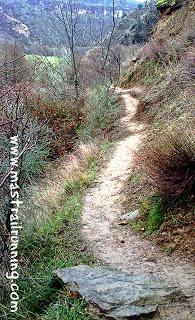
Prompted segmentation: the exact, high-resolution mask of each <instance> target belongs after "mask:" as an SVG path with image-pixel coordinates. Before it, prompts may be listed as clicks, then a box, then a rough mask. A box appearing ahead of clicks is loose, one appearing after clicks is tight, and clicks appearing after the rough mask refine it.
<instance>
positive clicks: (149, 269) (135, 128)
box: [82, 89, 195, 320]
mask: <svg viewBox="0 0 195 320" xmlns="http://www.w3.org/2000/svg"><path fill="white" fill-rule="evenodd" d="M117 91H118V93H119V94H121V95H122V98H123V99H124V102H125V106H126V116H125V117H124V118H122V119H121V122H122V123H123V124H124V125H125V126H127V127H128V129H129V131H130V135H129V136H128V137H127V138H125V139H124V140H122V141H120V142H118V143H116V146H115V150H114V153H113V155H112V158H111V160H110V161H109V163H107V165H106V167H105V168H104V169H103V171H102V173H101V174H100V176H99V178H98V181H97V183H96V184H95V186H92V187H91V188H89V189H88V190H87V192H86V194H85V197H84V209H83V212H82V234H83V237H84V238H85V240H86V243H87V246H88V247H89V249H90V250H92V252H93V254H94V255H95V256H96V257H97V258H98V259H100V260H101V262H102V264H108V265H111V266H113V267H116V268H119V269H122V270H126V271H128V272H130V273H134V274H139V273H152V274H155V275H158V276H160V277H162V278H164V279H165V280H167V281H168V282H169V283H170V284H171V285H173V286H176V287H177V288H178V289H180V290H182V292H183V293H184V294H185V295H186V296H190V298H188V299H187V302H185V303H177V304H176V303H175V304H174V305H173V304H172V305H170V306H162V307H160V308H159V314H157V315H156V316H155V317H154V319H163V320H164V319H166V320H168V319H169V320H189V319H190V320H192V319H195V312H194V311H195V309H194V304H195V301H194V299H193V297H192V296H194V293H195V286H194V280H195V269H194V268H193V265H191V264H190V262H189V261H187V260H185V259H183V260H182V259H181V258H179V257H176V256H174V258H173V257H171V256H166V255H165V254H163V253H162V252H161V251H160V250H159V248H157V247H156V246H155V244H154V243H153V242H151V241H149V240H147V239H144V238H142V237H141V236H139V235H137V234H135V233H134V232H133V231H132V230H130V228H129V227H128V226H121V225H120V224H119V219H120V217H121V215H122V214H123V213H124V209H123V207H122V203H123V200H124V194H123V189H124V187H123V186H124V182H125V181H126V180H127V179H128V177H129V175H130V173H131V168H132V161H133V154H134V152H135V151H136V150H137V149H138V148H139V145H140V143H141V140H142V138H143V135H144V131H143V129H144V128H143V126H140V125H138V124H137V123H136V122H134V121H133V120H131V119H132V117H133V115H134V113H135V111H136V107H137V104H138V100H136V99H135V98H133V97H132V96H131V95H130V91H129V90H124V89H123V90H122V89H117ZM135 209H137V208H135Z"/></svg>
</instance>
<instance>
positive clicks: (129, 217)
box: [121, 210, 140, 223]
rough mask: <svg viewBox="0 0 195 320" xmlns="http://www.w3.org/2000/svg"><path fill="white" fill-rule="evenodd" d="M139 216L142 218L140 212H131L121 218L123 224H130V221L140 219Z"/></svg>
mask: <svg viewBox="0 0 195 320" xmlns="http://www.w3.org/2000/svg"><path fill="white" fill-rule="evenodd" d="M139 216H140V211H139V210H134V211H131V212H128V213H126V214H124V215H123V216H122V218H121V222H127V223H128V221H131V220H134V219H136V218H138V217H139Z"/></svg>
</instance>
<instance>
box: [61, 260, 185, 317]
mask: <svg viewBox="0 0 195 320" xmlns="http://www.w3.org/2000/svg"><path fill="white" fill-rule="evenodd" d="M55 275H56V276H57V277H58V279H60V281H61V282H63V284H64V285H65V286H66V287H67V288H68V289H70V290H71V291H72V292H73V293H74V295H78V296H81V297H82V298H84V299H85V300H86V302H87V303H89V304H90V306H91V307H94V310H95V311H96V312H97V311H98V313H99V314H100V315H103V316H105V317H106V318H109V319H115V320H126V319H135V317H140V316H142V315H152V314H153V313H155V312H156V310H157V308H158V305H162V304H170V303H171V302H172V301H176V300H179V299H181V298H184V297H183V296H182V294H181V292H179V291H178V290H176V289H175V288H174V287H171V286H170V285H168V284H167V283H166V282H164V280H162V279H160V278H157V277H155V276H153V275H132V274H128V273H126V272H122V271H117V270H112V269H110V268H107V267H89V266H86V265H80V266H76V267H72V268H64V269H59V270H57V271H55ZM136 319H137V318H136Z"/></svg>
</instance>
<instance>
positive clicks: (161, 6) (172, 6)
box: [156, 0, 186, 15]
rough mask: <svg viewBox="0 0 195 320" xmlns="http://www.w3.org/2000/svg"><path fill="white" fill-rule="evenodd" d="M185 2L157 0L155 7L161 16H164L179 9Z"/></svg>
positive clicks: (179, 0) (180, 0)
mask: <svg viewBox="0 0 195 320" xmlns="http://www.w3.org/2000/svg"><path fill="white" fill-rule="evenodd" d="M185 1H186V0H157V1H156V6H157V9H158V10H159V11H160V12H161V14H162V15H164V14H165V15H166V14H170V13H171V12H172V11H173V10H177V9H178V8H180V7H181V6H182V5H183V3H184V2H185Z"/></svg>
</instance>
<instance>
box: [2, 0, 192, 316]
mask: <svg viewBox="0 0 195 320" xmlns="http://www.w3.org/2000/svg"><path fill="white" fill-rule="evenodd" d="M156 4H157V6H156ZM115 5H116V6H115V7H113V2H112V1H105V2H104V6H103V7H102V1H99V0H97V1H93V2H92V1H91V0H89V1H84V0H83V1H80V4H78V2H77V1H66V0H60V2H57V4H56V2H55V1H53V0H51V1H46V0H44V1H39V0H17V1H9V0H0V6H1V8H0V24H1V25H2V26H3V28H1V30H0V105H1V108H0V161H1V168H0V185H1V189H0V209H1V212H2V213H1V215H0V257H1V260H0V266H1V269H2V274H1V289H2V290H1V293H0V298H1V303H0V306H1V307H2V311H1V315H0V318H1V319H2V320H13V319H14V320H15V319H16V320H20V319H21V320H22V319H25V320H35V319H36V320H54V319H58V320H96V319H98V317H97V316H96V315H94V314H93V313H92V312H91V310H89V308H88V307H87V305H86V303H85V302H84V301H83V300H82V299H80V297H78V294H77V292H75V293H74V292H73V293H72V292H70V291H69V290H68V289H64V288H62V287H61V286H60V285H59V283H58V282H56V281H54V277H53V272H54V270H55V269H56V268H61V267H72V266H75V265H79V264H88V265H91V266H93V265H94V264H99V263H100V261H99V260H98V259H97V257H95V256H93V253H92V252H89V249H88V247H87V244H86V243H85V241H84V239H83V236H81V230H80V229H81V218H80V216H81V212H82V209H83V197H84V195H85V194H86V189H87V188H88V187H91V186H93V185H96V184H97V192H99V189H98V188H99V187H98V183H97V177H98V173H99V171H100V169H101V168H104V167H105V162H106V161H107V160H108V153H109V157H111V153H112V150H113V149H112V146H113V144H114V145H115V146H116V144H117V142H118V141H120V142H119V144H120V143H121V144H120V146H121V148H119V150H122V151H121V152H120V154H118V153H117V157H116V158H115V161H114V166H111V168H112V170H115V168H120V167H121V165H122V164H121V163H124V164H125V166H126V167H125V170H119V173H121V175H123V173H124V176H122V177H121V176H120V174H119V176H120V177H118V176H117V177H116V179H115V176H114V175H113V176H112V173H113V172H112V171H109V172H108V173H109V174H108V175H109V178H108V179H110V181H111V184H110V185H111V186H114V187H113V190H112V191H113V194H112V197H111V198H112V201H114V205H115V204H116V205H118V202H117V201H118V199H119V198H120V197H123V200H124V206H123V207H124V210H127V211H128V212H129V211H131V210H133V211H135V210H138V213H139V217H137V218H136V219H134V220H133V221H131V222H130V223H129V228H131V229H133V230H134V231H135V233H136V232H139V233H143V238H144V237H148V238H149V239H151V238H152V239H155V241H156V242H155V243H156V244H157V245H159V246H160V247H161V248H162V250H163V251H164V252H165V253H167V254H174V253H175V252H176V253H177V254H181V255H184V256H185V257H186V259H188V258H189V259H191V258H192V255H193V250H194V246H193V241H194V219H193V218H194V211H193V209H194V199H195V198H194V197H195V195H194V187H195V185H194V179H195V170H194V169H195V158H194V156H195V139H194V118H193V116H194V115H193V110H194V98H195V90H194V89H195V25H194V21H195V3H194V1H193V0H186V1H185V0H183V1H182V0H174V1H169V0H157V1H156V2H155V1H153V0H152V1H151V2H149V3H148V2H147V3H146V4H145V5H141V4H139V5H138V7H137V3H136V2H134V1H130V2H129V1H124V3H123V6H122V3H121V1H116V4H115ZM123 7H124V8H123ZM103 9H105V10H106V12H104V11H103ZM131 9H135V10H132V11H131ZM83 10H84V11H83ZM120 10H121V11H122V16H121V15H120ZM115 13H116V14H115ZM118 87H121V88H118ZM123 88H125V89H132V90H130V91H128V90H127V91H123V90H122V89H123ZM124 92H125V94H124V95H123V93H124ZM129 94H131V95H132V96H135V97H136V98H137V99H138V100H136V99H134V98H133V97H131V96H130V95H129ZM120 95H122V98H121V96H120ZM125 99H126V100H127V103H126V102H125V101H126V100H125ZM123 100H124V102H123ZM124 104H125V105H126V104H127V106H126V109H128V110H126V111H125V108H124ZM137 104H138V105H137ZM131 108H133V110H131ZM136 108H137V109H136ZM135 110H136V112H135V114H134V116H133V117H134V118H131V117H130V116H131V115H132V114H133V112H134V111H135ZM127 111H128V112H127ZM125 112H126V113H127V114H126V116H125V117H123V118H122V116H123V115H124V113H125ZM121 118H122V120H121ZM130 118H131V119H130ZM128 121H130V122H131V123H129V124H128ZM134 123H135V127H136V128H131V125H133V124H134ZM139 128H142V129H141V131H140V132H138V131H139ZM144 128H146V129H144ZM142 133H143V137H144V138H143V141H142V144H141V147H140V149H139V150H137V149H138V148H137V146H138V145H139V143H138V142H139V141H141V136H142ZM134 135H135V138H136V135H137V138H136V139H137V140H136V139H135V141H134ZM13 136H17V137H18V141H19V143H18V145H17V146H18V147H19V149H18V152H17V161H18V165H17V170H18V175H17V177H16V178H15V179H16V181H15V183H16V185H14V188H15V189H16V191H17V192H16V194H18V197H19V198H20V197H21V199H22V200H23V201H24V205H23V206H21V208H20V210H19V211H20V215H19V216H17V215H16V216H14V217H13V216H12V213H11V210H10V173H11V170H12V169H13V167H12V166H11V168H10V158H11V156H10V150H11V149H10V148H11V143H10V138H11V137H13ZM126 137H128V138H129V140H128V139H126ZM123 138H124V140H123ZM124 141H125V146H124V145H123V142H124ZM128 141H131V146H130V147H131V148H130V149H131V153H130V152H129V149H128V148H129V146H128ZM136 141H137V142H136ZM134 142H135V143H134ZM136 143H137V145H136ZM134 144H135V145H134ZM134 147H135V148H134ZM124 150H125V152H124V154H125V157H124V158H125V159H124V158H123V162H121V163H120V157H123V156H124V154H122V153H123V151H124ZM134 150H137V151H136V152H135V153H133V152H134ZM128 157H129V158H128ZM116 159H117V161H116ZM132 160H133V161H132ZM116 162H117V163H116ZM132 164H133V172H132V174H131V175H130V176H129V177H128V179H127V175H126V172H129V171H128V170H129V167H132ZM113 168H114V169H113ZM102 177H103V176H102ZM117 179H119V182H120V183H119V184H120V188H119V189H117V190H118V193H117V195H116V194H115V193H116V191H115V186H117V187H118V180H117ZM125 179H126V180H128V181H126V180H125ZM115 180H116V181H115ZM124 181H126V182H125V183H124ZM103 182H104V181H103ZM107 182H108V181H105V188H107V190H108V188H109V184H108V183H107ZM123 183H124V187H123ZM90 192H93V189H90ZM107 192H108V193H109V191H107ZM105 195H107V193H105ZM105 195H104V199H106V196H105ZM91 197H92V198H93V194H91ZM115 197H117V198H115ZM99 198H100V202H101V200H102V199H103V197H101V193H100V195H99ZM90 199H91V198H90ZM116 199H117V200H116ZM92 200H93V199H92ZM107 200H108V203H106V204H107V207H106V208H108V207H109V210H110V212H111V211H112V208H115V209H116V210H115V209H114V210H115V211H116V212H118V211H117V210H118V209H117V207H116V206H113V207H112V206H110V204H111V202H112V201H111V202H109V197H108V199H106V200H105V201H107ZM92 202H93V201H92ZM92 206H93V203H92ZM103 209H105V208H104V207H103ZM98 210H99V207H98V204H97V211H98ZM91 211H92V210H91ZM104 211H105V212H104V216H105V217H104V218H105V221H107V220H106V219H107V217H106V214H107V213H108V212H107V211H106V210H104ZM97 213H98V214H99V215H100V213H99V211H98V212H97ZM114 217H115V216H114ZM11 218H12V219H13V220H17V221H19V222H21V224H22V226H23V229H22V231H21V232H20V240H19V247H18V249H17V250H18V251H17V252H18V256H17V259H18V263H19V264H18V272H19V278H18V279H17V283H18V286H19V291H18V295H19V297H20V299H19V303H18V311H17V313H15V314H14V313H12V312H10V283H11V282H9V281H8V279H7V278H6V277H5V275H6V272H8V271H9V270H10V241H11V220H10V219H11ZM98 218H99V220H101V217H99V216H98ZM94 219H96V217H95V216H94ZM99 220H98V221H99ZM101 222H102V221H101ZM106 223H107V222H106ZM106 223H105V224H106ZM112 224H118V218H117V219H115V218H114V219H111V224H110V226H108V229H109V228H110V229H112ZM106 227H107V224H106ZM118 231H119V232H120V230H118V229H117V232H118ZM114 232H115V231H113V235H114ZM91 233H92V231H91ZM127 235H128V233H126V236H127ZM105 238H106V236H105ZM113 238H114V236H113ZM116 242H117V241H116ZM118 242H119V245H121V246H122V245H123V244H124V242H125V241H124V240H123V239H122V240H120V241H118ZM118 242H117V245H118ZM96 243H98V241H96ZM104 244H105V243H104ZM103 247H104V246H103ZM111 247H112V246H111ZM144 248H145V247H144ZM127 250H128V248H127ZM143 250H145V249H143ZM123 252H124V251H123ZM111 253H113V256H114V254H115V252H111ZM139 256H141V255H139ZM127 260H128V259H127ZM164 261H165V260H164ZM133 263H134V261H133ZM161 263H162V262H161Z"/></svg>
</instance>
